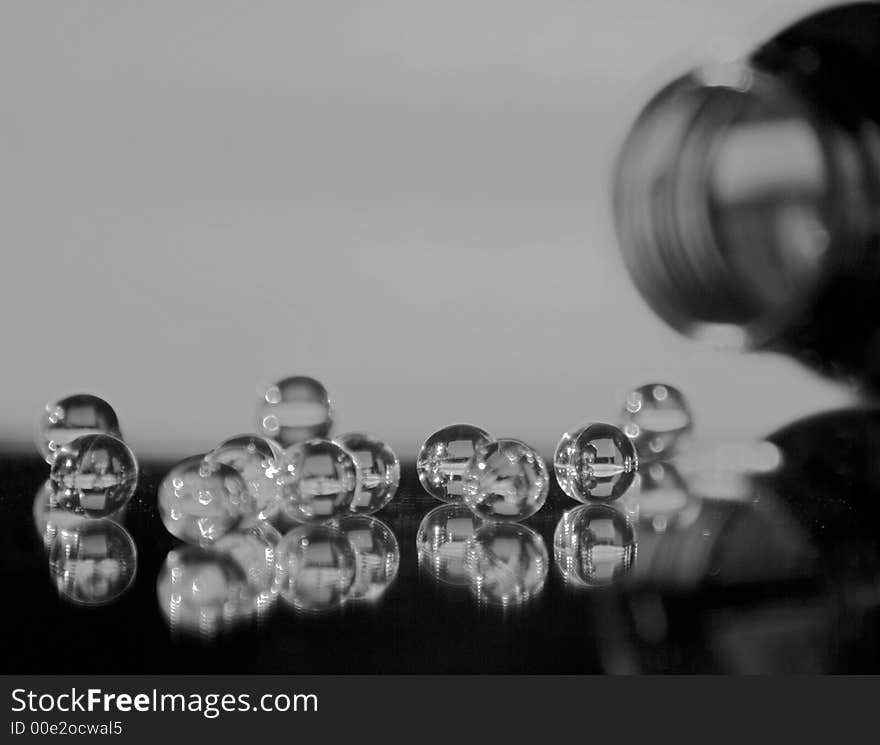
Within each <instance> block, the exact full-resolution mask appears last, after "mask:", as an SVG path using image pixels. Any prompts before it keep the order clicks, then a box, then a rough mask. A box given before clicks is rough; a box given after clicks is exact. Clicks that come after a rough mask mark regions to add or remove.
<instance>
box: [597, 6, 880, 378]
mask: <svg viewBox="0 0 880 745" xmlns="http://www.w3.org/2000/svg"><path fill="white" fill-rule="evenodd" d="M853 8H855V9H856V10H857V11H859V12H861V13H862V14H863V15H864V14H867V16H866V17H867V21H865V22H864V25H865V26H866V27H868V28H871V27H872V24H874V25H875V27H876V30H877V35H876V36H874V37H873V38H872V37H871V35H870V34H861V33H859V34H857V36H858V37H859V38H858V43H856V44H855V46H854V47H849V46H847V43H848V42H847V39H849V37H850V30H851V28H852V27H853V26H854V25H856V26H858V25H859V23H858V22H857V21H853V18H852V13H853ZM841 12H843V15H841ZM847 12H848V13H849V15H847ZM828 16H833V18H832V20H833V21H834V22H829V21H828ZM843 16H846V17H845V19H844V20H843V21H842V20H841V18H842V17H843ZM801 27H803V28H801ZM799 29H800V30H799ZM871 49H873V55H872V54H870V50H871ZM866 58H870V60H871V61H870V63H868V62H864V60H865V59H866ZM878 67H880V5H874V4H871V7H870V8H868V7H863V6H861V5H860V6H850V7H848V8H847V7H844V8H839V9H833V10H832V11H827V12H826V13H823V14H819V15H817V16H815V17H813V18H811V19H808V21H805V22H802V24H798V25H797V26H795V27H793V28H792V29H790V30H789V31H787V32H785V33H783V34H780V35H779V36H778V37H776V38H774V39H773V40H772V41H771V42H769V43H768V44H766V45H764V46H763V47H761V49H760V50H759V51H758V52H757V53H756V54H755V55H753V57H752V58H751V59H750V60H749V61H748V62H746V63H741V64H728V65H716V66H712V67H706V68H702V69H699V70H696V71H694V72H693V73H692V74H690V75H688V76H686V77H684V78H681V79H679V80H677V81H675V82H674V83H672V84H671V85H669V86H668V87H667V88H665V89H664V90H662V91H661V92H660V93H659V94H658V95H657V96H655V98H654V99H653V100H652V101H651V102H650V103H649V104H648V106H647V107H646V108H645V109H644V111H643V112H642V114H641V115H640V117H639V119H638V120H637V122H636V124H635V126H634V127H633V129H632V131H631V132H630V134H629V137H628V139H627V141H626V143H625V145H624V148H623V150H622V153H621V156H620V159H619V161H618V168H617V179H616V183H615V194H614V197H615V212H616V222H617V228H618V234H619V237H620V243H621V249H622V253H623V255H624V258H625V260H626V263H627V266H628V268H629V270H630V273H631V274H632V277H633V280H634V281H635V283H636V285H637V286H638V287H639V289H640V290H641V292H642V294H643V295H644V296H645V298H646V299H647V300H648V302H649V304H650V305H651V306H652V307H653V308H654V310H655V311H656V312H658V314H659V315H660V316H661V317H663V318H664V319H665V320H666V321H667V322H668V323H670V324H671V325H672V326H673V327H675V328H677V329H679V330H680V331H682V332H684V333H686V334H689V335H692V336H697V337H708V338H709V339H714V340H720V341H721V342H722V343H724V344H734V345H738V346H739V345H742V346H751V347H773V348H777V349H780V350H783V351H786V352H789V353H794V354H796V355H798V356H800V357H802V358H804V359H805V360H806V361H809V362H810V363H811V364H813V365H814V366H818V367H821V368H823V369H824V370H825V371H827V372H844V373H845V372H848V371H850V370H856V371H859V372H861V373H864V374H866V376H867V377H869V378H873V377H876V378H877V379H878V380H880V334H878V330H880V310H875V309H874V307H873V306H880V303H877V302H876V298H877V294H878V290H880V242H878V235H880V126H878V122H880V116H878V114H880V101H878V100H877V98H878V97H877V96H876V94H875V93H873V91H875V90H876V82H875V81H876V80H877V79H878V78H877V77H874V78H873V81H872V82H873V87H871V88H860V87H859V86H860V85H861V83H862V82H865V85H867V84H868V83H867V81H865V76H866V75H868V74H869V73H870V72H872V71H873V70H877V68H878ZM866 71H867V72H866ZM877 74H880V70H877ZM869 92H871V93H870V94H869ZM868 99H870V104H869V103H868ZM874 109H877V111H875V110H874ZM874 336H877V342H878V343H877V345H875V346H876V348H877V349H878V351H877V352H873V351H870V350H866V349H865V345H866V342H867V341H868V340H872V339H873V338H874ZM875 356H876V357H877V360H876V361H875V360H873V357H875ZM869 357H870V358H871V359H868V358H869ZM869 368H870V369H869ZM874 368H876V370H877V372H876V373H874V372H872V370H873V369H874ZM866 371H867V372H866Z"/></svg>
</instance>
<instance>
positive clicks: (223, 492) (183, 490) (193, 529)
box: [158, 455, 258, 544]
mask: <svg viewBox="0 0 880 745" xmlns="http://www.w3.org/2000/svg"><path fill="white" fill-rule="evenodd" d="M158 504H159V515H160V517H161V518H162V523H163V524H164V525H165V527H166V528H167V529H168V532H169V533H171V535H173V536H175V537H177V538H179V539H180V540H182V541H185V542H186V543H196V544H207V543H211V542H212V541H216V540H217V539H218V538H220V537H221V536H224V535H226V534H227V533H229V532H230V531H233V530H237V529H239V528H242V527H245V526H246V525H248V524H250V523H251V522H253V520H254V519H255V518H256V515H257V512H258V510H257V505H256V503H255V502H254V498H253V497H252V496H251V493H250V491H249V490H248V487H247V484H245V481H244V479H243V478H242V476H241V474H239V472H238V471H236V470H235V469H234V468H233V467H232V466H227V465H225V464H223V463H212V462H211V461H206V460H205V457H204V456H203V455H194V456H192V457H190V458H186V459H185V460H182V461H181V462H180V463H178V464H177V465H176V466H174V467H173V468H172V469H171V470H170V471H169V472H168V474H167V475H166V476H165V478H164V479H163V480H162V483H161V484H160V485H159V493H158Z"/></svg>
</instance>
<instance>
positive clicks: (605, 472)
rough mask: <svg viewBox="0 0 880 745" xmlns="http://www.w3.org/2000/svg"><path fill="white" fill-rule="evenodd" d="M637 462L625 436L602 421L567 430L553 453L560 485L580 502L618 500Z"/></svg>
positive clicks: (629, 480) (628, 485) (629, 483)
mask: <svg viewBox="0 0 880 745" xmlns="http://www.w3.org/2000/svg"><path fill="white" fill-rule="evenodd" d="M638 465H639V461H638V457H637V455H636V451H635V448H634V447H633V444H632V443H631V442H630V441H629V439H628V438H627V436H626V435H624V434H623V432H621V431H620V430H619V429H618V428H617V427H615V426H613V425H611V424H602V423H601V422H596V423H593V424H587V425H584V426H583V427H580V428H579V429H576V430H574V431H572V432H566V433H565V434H564V435H562V438H561V439H560V440H559V444H558V445H557V446H556V453H555V454H554V456H553V470H554V471H555V472H556V480H557V481H558V482H559V486H560V488H561V489H562V491H564V492H565V493H566V494H567V495H568V496H569V497H571V498H572V499H577V500H578V501H580V502H586V501H588V500H591V499H599V500H613V499H617V498H618V497H620V496H621V495H622V494H624V492H626V490H627V489H629V487H630V485H631V484H632V482H633V479H634V478H635V473H636V469H637V468H638Z"/></svg>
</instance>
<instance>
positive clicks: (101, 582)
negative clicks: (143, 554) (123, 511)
mask: <svg viewBox="0 0 880 745" xmlns="http://www.w3.org/2000/svg"><path fill="white" fill-rule="evenodd" d="M49 572H50V574H51V576H52V579H53V580H54V582H55V586H56V588H57V589H58V592H59V593H60V594H61V596H62V597H64V598H66V599H67V600H70V601H71V602H74V603H78V604H81V605H106V604H107V603H111V602H113V601H114V600H116V599H117V598H118V597H119V596H120V595H122V593H124V592H125V591H126V590H127V589H128V588H129V587H131V584H132V582H133V581H134V576H135V573H136V572H137V550H136V549H135V545H134V541H133V540H132V538H131V536H130V535H129V534H128V531H127V530H125V528H123V527H122V526H121V525H119V524H118V523H116V522H114V521H113V520H106V519H103V520H83V521H81V522H80V523H78V524H77V525H74V526H73V527H69V528H61V529H60V530H59V531H58V534H57V535H56V536H55V539H54V541H53V542H52V547H51V549H50V550H49Z"/></svg>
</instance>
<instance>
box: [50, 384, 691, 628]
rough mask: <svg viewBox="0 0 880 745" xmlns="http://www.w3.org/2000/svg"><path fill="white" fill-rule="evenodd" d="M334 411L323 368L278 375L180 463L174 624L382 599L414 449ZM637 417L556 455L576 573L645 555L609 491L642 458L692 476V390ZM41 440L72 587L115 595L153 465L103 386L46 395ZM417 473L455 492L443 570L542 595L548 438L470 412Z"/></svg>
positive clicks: (208, 624) (168, 595)
mask: <svg viewBox="0 0 880 745" xmlns="http://www.w3.org/2000/svg"><path fill="white" fill-rule="evenodd" d="M333 417H334V411H333V406H332V404H331V400H330V397H329V395H328V392H327V389H326V388H325V387H324V386H323V385H322V384H321V383H320V382H319V381H317V380H315V379H314V378H310V377H306V376H293V377H288V378H285V379H283V380H281V381H279V382H277V383H274V384H272V385H270V386H267V387H266V388H265V389H263V391H262V393H261V397H260V400H259V402H258V405H257V407H256V417H255V431H253V432H249V433H244V434H236V435H232V436H230V437H227V438H225V439H223V440H222V441H221V442H219V443H218V444H217V445H216V446H215V447H214V448H213V449H212V450H210V451H209V452H207V453H204V454H198V455H193V456H190V457H187V458H185V459H183V460H181V461H180V462H179V463H177V464H176V465H174V466H173V467H172V468H171V469H170V470H169V471H168V473H167V474H166V475H165V477H164V478H163V479H162V481H161V483H160V485H159V488H158V493H157V502H156V503H157V507H158V512H159V516H160V518H161V521H162V524H163V525H164V526H165V528H166V529H167V530H168V532H169V533H170V534H171V535H172V536H174V538H175V539H177V540H178V541H180V544H179V545H178V546H176V547H175V548H173V549H172V550H171V551H170V552H169V553H168V556H167V557H166V561H165V564H164V566H163V568H162V570H161V571H160V574H159V577H158V582H157V593H158V597H159V603H160V606H161V608H162V610H163V613H164V614H165V617H166V619H167V621H168V623H169V624H170V626H171V627H172V628H174V629H180V630H186V631H193V632H197V633H199V634H202V635H206V636H213V635H214V634H216V633H218V632H219V631H222V630H224V629H227V628H230V627H231V626H234V625H236V624H238V623H241V622H242V621H244V620H250V619H258V620H259V619H261V618H264V617H265V616H266V615H267V614H268V613H269V612H270V611H271V609H272V608H273V606H274V605H275V603H276V601H278V600H281V601H282V602H283V603H285V604H287V605H288V606H289V607H291V608H292V609H293V610H294V611H296V612H303V613H314V612H322V611H327V610H330V609H333V608H338V607H340V606H341V605H343V604H344V603H346V602H349V601H357V600H367V601H375V600H377V599H378V598H379V597H381V596H382V595H383V593H384V592H385V590H387V588H388V587H389V586H390V585H391V584H392V583H393V582H394V579H395V577H396V575H397V571H398V567H399V561H400V550H399V547H398V544H397V540H396V538H395V536H394V533H393V532H392V531H391V529H390V528H389V527H388V526H387V525H385V523H383V522H382V521H381V520H379V519H377V518H375V517H372V515H373V513H376V512H379V511H380V510H382V509H383V508H385V507H386V506H387V505H388V504H389V503H390V502H391V501H392V500H393V499H394V497H395V495H396V493H397V489H398V486H399V483H400V462H399V460H398V458H397V456H396V454H395V453H394V451H393V450H392V449H391V448H390V447H389V446H388V444H387V443H385V442H383V441H382V440H381V439H379V438H377V437H374V436H372V435H369V434H365V433H361V432H349V433H345V434H341V435H338V436H335V437H333V436H332V435H331V430H332V425H333ZM619 425H620V426H615V425H612V424H607V423H601V422H590V423H587V424H584V425H582V426H579V427H577V428H574V429H571V430H568V431H567V432H565V433H564V434H563V435H562V437H561V438H560V440H559V444H558V445H557V447H556V451H555V453H554V457H553V463H552V468H553V471H554V473H555V476H556V479H557V482H558V483H559V486H560V488H561V489H562V491H563V492H564V493H565V494H566V495H567V496H568V497H570V498H572V499H574V500H577V501H578V502H581V503H583V504H582V505H581V506H579V507H577V508H575V509H572V510H570V511H568V512H566V513H565V515H563V518H562V520H560V522H559V524H558V525H557V528H556V533H555V536H554V541H553V555H554V558H555V560H556V563H557V566H558V568H559V571H560V573H561V575H562V576H563V578H564V579H565V580H566V581H568V582H570V583H572V584H574V585H578V586H586V587H595V586H600V585H602V584H607V583H608V582H610V581H612V580H614V579H615V578H616V577H617V576H619V575H620V574H622V573H624V572H626V571H627V570H628V568H629V567H630V566H631V565H632V563H633V561H634V558H635V547H636V540H635V533H634V530H633V527H632V524H631V523H630V521H629V520H628V518H627V517H626V515H627V514H629V513H627V512H626V511H621V510H618V509H616V508H614V507H612V506H610V505H609V503H610V502H613V501H614V500H618V499H620V498H621V497H622V496H623V495H624V494H626V493H627V492H628V490H630V489H631V488H632V487H633V484H634V482H635V483H639V482H640V480H641V477H640V475H639V473H638V469H639V464H640V462H641V463H646V464H649V469H653V470H649V473H648V474H647V475H646V479H647V480H646V481H645V483H647V484H655V486H656V485H657V484H660V483H663V484H667V483H671V481H670V480H674V478H675V472H674V469H672V468H671V466H665V465H663V463H662V460H663V459H664V458H665V457H666V456H669V455H671V454H673V453H675V452H677V451H678V450H680V449H681V448H682V446H683V444H684V442H685V441H686V435H687V434H688V433H689V432H690V429H691V415H690V411H689V409H688V406H687V403H686V401H685V399H684V396H683V395H682V394H681V393H680V392H679V391H678V390H677V389H675V388H673V387H672V386H669V385H666V384H657V383H655V384H650V385H647V386H642V387H640V388H637V389H635V390H633V391H631V392H630V393H629V394H628V395H627V396H626V399H625V402H624V406H623V410H622V414H621V419H620V422H619ZM36 444H37V448H38V450H39V452H40V453H41V455H42V456H43V457H44V458H45V460H46V461H47V463H49V464H50V466H51V472H50V477H49V480H48V481H47V483H46V484H45V485H44V487H43V488H42V489H41V491H40V493H39V494H38V497H37V500H36V502H35V506H34V514H35V518H36V519H37V523H38V525H40V526H43V528H42V529H43V535H44V540H45V542H46V546H47V549H48V550H49V555H50V570H51V572H52V575H53V577H55V580H56V584H57V586H58V588H59V591H60V592H61V593H62V594H63V595H65V596H66V597H68V598H69V599H71V600H73V601H75V602H79V603H84V604H91V605H99V604H103V603H106V602H110V601H111V600H113V599H115V598H116V597H118V596H119V595H120V594H121V593H122V592H124V591H125V589H127V588H128V587H129V586H130V585H131V583H132V581H133V579H134V573H135V568H136V565H137V561H136V549H135V546H134V542H133V541H132V539H131V536H130V535H129V534H128V533H127V532H126V531H125V529H124V528H123V527H122V525H121V522H122V517H123V515H124V510H125V507H126V504H127V503H128V501H129V500H130V499H131V497H132V495H133V494H134V492H135V490H136V488H137V482H138V474H139V468H138V463H137V459H136V458H135V455H134V453H133V452H132V450H131V449H130V448H129V447H128V445H127V444H126V443H125V441H124V440H123V439H122V430H121V428H120V425H119V420H118V417H117V416H116V413H115V412H114V411H113V408H112V407H111V406H110V405H109V404H108V403H107V402H106V401H103V400H102V399H100V398H98V397H96V396H91V395H87V394H81V395H76V396H70V397H67V398H64V399H61V400H59V401H55V402H52V403H50V404H49V405H47V406H46V407H45V409H44V411H43V412H42V413H41V417H40V421H39V426H38V429H37V434H36ZM657 469H659V470H657ZM416 471H417V474H418V478H419V481H420V482H421V484H422V486H423V488H424V490H425V491H426V492H427V493H428V494H429V495H431V496H432V497H434V498H435V499H437V500H439V501H441V502H443V503H445V504H443V505H441V506H440V507H438V508H436V509H434V510H431V511H430V512H429V513H428V514H427V515H426V516H425V517H424V519H423V521H422V524H421V526H420V527H419V530H418V534H417V538H416V542H417V549H418V554H419V560H420V563H421V564H422V566H424V567H425V569H426V570H427V571H428V572H429V573H430V575H431V576H433V577H434V578H435V579H436V580H438V581H439V582H442V583H446V584H451V585H466V586H468V587H470V588H471V590H472V591H473V593H474V595H475V597H476V598H477V599H478V600H479V602H481V603H488V604H497V605H501V606H508V605H511V604H514V605H515V604H520V603H523V602H526V601H527V600H529V599H530V598H532V597H534V596H535V595H537V594H538V593H540V591H541V589H542V587H543V585H544V582H545V580H546V577H547V575H548V572H549V566H550V558H549V554H548V551H547V548H546V546H545V545H544V542H543V540H542V539H541V537H540V535H538V534H537V533H536V532H535V531H534V530H532V529H531V528H529V527H527V526H525V525H523V524H521V521H523V520H527V519H528V518H530V517H532V516H533V515H535V514H536V513H537V512H538V511H539V510H541V508H542V507H543V506H544V504H545V502H546V500H547V495H548V492H549V488H550V479H551V476H550V469H549V468H548V466H547V463H546V462H545V461H544V459H543V458H542V456H541V454H540V453H539V452H538V451H537V450H536V449H535V448H533V447H532V446H530V445H528V444H527V443H525V442H523V441H522V440H519V439H514V438H510V437H504V438H495V437H493V436H492V435H490V434H489V433H488V432H487V431H486V430H484V429H482V428H480V427H477V426H475V425H472V424H453V425H449V426H447V427H443V428H442V429H440V430H438V431H436V432H434V433H433V434H431V435H430V436H429V437H428V438H427V439H426V440H425V441H424V443H423V445H422V447H421V449H420V450H419V453H418V457H417V460H416ZM96 536H99V538H96ZM98 554H101V555H98Z"/></svg>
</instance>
